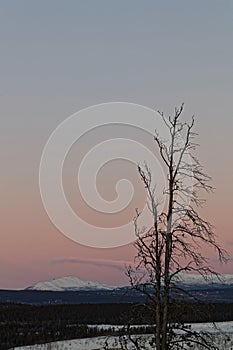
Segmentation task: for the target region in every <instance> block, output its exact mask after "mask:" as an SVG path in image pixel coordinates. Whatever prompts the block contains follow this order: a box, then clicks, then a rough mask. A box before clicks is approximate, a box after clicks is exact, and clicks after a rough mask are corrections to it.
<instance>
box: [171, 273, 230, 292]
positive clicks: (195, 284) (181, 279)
mask: <svg viewBox="0 0 233 350" xmlns="http://www.w3.org/2000/svg"><path fill="white" fill-rule="evenodd" d="M177 284H178V285H181V286H182V287H186V288H188V289H190V288H198V289H199V288H206V287H208V288H210V287H212V288H215V287H221V288H224V287H230V286H231V287H233V275H231V274H223V275H221V276H220V278H218V277H217V276H212V277H209V278H208V279H207V280H205V279H204V278H203V277H202V276H201V275H200V274H187V273H179V274H178V278H177Z"/></svg>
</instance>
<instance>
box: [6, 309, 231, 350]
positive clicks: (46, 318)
mask: <svg viewBox="0 0 233 350" xmlns="http://www.w3.org/2000/svg"><path fill="white" fill-rule="evenodd" d="M154 316H155V313H154V310H153V307H152V306H151V305H142V304H81V305H77V304H76V305H67V304H65V305H44V306H35V305H25V304H13V303H3V304H0V344H1V345H0V350H4V349H9V348H12V347H16V346H21V345H29V344H36V343H45V342H50V341H57V340H66V339H74V338H84V337H94V336H99V335H112V334H115V335H116V334H118V333H117V332H118V330H117V328H114V327H112V328H110V329H108V330H106V329H104V328H103V329H101V328H100V327H88V326H87V325H88V324H90V325H91V324H92V325H97V324H109V325H117V324H118V325H128V324H132V325H133V324H134V325H135V324H137V325H143V324H154V323H155V319H154ZM170 316H171V319H170V321H171V322H176V320H179V321H180V320H181V318H182V321H183V322H190V323H191V322H211V321H215V322H218V321H231V320H233V303H232V304H229V303H227V304H219V303H216V304H207V303H203V304H197V303H189V304H188V303H176V304H171V305H170ZM147 331H148V328H147ZM140 332H146V330H145V329H144V330H143V329H140Z"/></svg>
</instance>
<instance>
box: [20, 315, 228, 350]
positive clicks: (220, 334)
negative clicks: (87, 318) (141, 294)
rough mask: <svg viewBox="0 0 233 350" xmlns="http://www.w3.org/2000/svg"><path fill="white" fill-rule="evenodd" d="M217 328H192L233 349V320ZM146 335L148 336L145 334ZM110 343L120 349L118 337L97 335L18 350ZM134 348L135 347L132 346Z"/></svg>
mask: <svg viewBox="0 0 233 350" xmlns="http://www.w3.org/2000/svg"><path fill="white" fill-rule="evenodd" d="M99 327H100V328H106V329H107V328H109V327H113V326H112V325H100V326H99ZM114 327H115V328H120V327H121V326H114ZM216 327H217V328H215V327H214V326H213V324H211V323H196V324H192V328H193V329H195V330H196V331H208V332H211V333H212V334H213V339H214V340H215V341H216V344H218V345H219V348H220V349H221V350H233V322H219V323H216ZM144 337H148V336H147V335H145V336H144ZM106 341H107V343H108V349H117V348H118V349H119V348H120V345H119V341H118V338H117V337H95V338H85V339H75V340H68V341H59V342H53V343H48V344H43V345H33V346H24V347H20V348H17V350H19V349H20V350H103V349H104V346H105V344H106ZM131 349H132V350H133V349H134V347H131ZM147 349H148V350H152V349H154V347H153V348H152V347H151V346H150V345H149V344H148V343H147ZM184 349H189V347H184ZM192 349H193V350H198V349H201V348H200V347H194V348H192Z"/></svg>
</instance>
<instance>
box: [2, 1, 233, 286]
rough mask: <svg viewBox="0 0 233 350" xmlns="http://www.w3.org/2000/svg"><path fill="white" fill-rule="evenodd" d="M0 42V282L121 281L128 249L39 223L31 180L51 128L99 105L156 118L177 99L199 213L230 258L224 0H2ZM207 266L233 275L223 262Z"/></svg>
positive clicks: (229, 60)
mask: <svg viewBox="0 0 233 350" xmlns="http://www.w3.org/2000/svg"><path fill="white" fill-rule="evenodd" d="M0 37H1V41H0V42H1V56H0V73H1V79H0V84H1V88H0V101H1V103H0V116H1V130H0V132H1V137H0V140H1V150H0V156H1V203H0V207H1V242H0V288H21V287H26V286H28V285H30V284H32V283H34V282H37V281H39V280H46V279H50V278H54V277H60V276H65V275H76V276H79V277H80V278H83V279H94V280H98V281H101V282H105V283H109V284H113V285H114V284H115V285H117V284H125V283H126V282H127V278H126V277H125V276H124V262H127V261H130V260H131V259H132V257H133V249H132V247H131V246H125V247H121V248H115V249H107V250H103V249H94V248H88V247H84V246H81V245H79V244H77V243H74V242H72V241H71V240H69V239H68V238H66V237H65V236H64V235H62V234H61V233H60V232H59V231H58V230H57V229H56V228H55V227H54V226H53V225H52V223H51V222H50V220H49V218H48V216H47V214H46V212H45V210H44V208H43V205H42V202H41V198H40V193H39V185H38V169H39V162H40V157H41V154H42V150H43V147H44V145H45V143H46V141H47V139H48V137H49V136H50V134H51V132H52V131H53V130H54V129H55V128H56V126H57V125H58V124H59V123H61V122H62V121H63V120H65V119H66V118H67V117H68V116H69V115H71V114H73V113H75V112H76V111H78V110H80V109H81V108H84V107H88V106H91V105H94V104H98V103H102V102H109V101H125V102H133V103H137V104H142V105H145V106H148V107H152V108H155V109H156V110H157V109H159V110H162V111H164V112H165V113H166V112H167V113H168V112H171V111H172V110H173V108H174V106H176V105H179V104H180V103H181V102H185V106H186V107H185V116H187V118H188V117H189V116H191V115H192V114H195V116H196V130H197V131H198V132H199V137H198V142H199V143H200V145H201V147H200V149H199V156H200V159H201V161H202V163H203V164H204V165H205V170H206V171H207V172H208V173H209V174H210V175H211V176H212V177H213V185H214V187H216V191H215V194H214V195H211V196H210V197H209V198H208V203H207V206H206V207H205V209H204V210H203V214H204V215H205V216H206V217H207V218H208V219H209V220H210V221H211V222H213V223H214V224H215V226H216V232H218V237H219V240H220V242H222V244H223V246H225V247H226V248H227V249H228V251H229V254H230V257H232V255H233V254H232V253H233V225H232V207H233V200H232V198H233V186H232V173H233V164H232V144H233V142H232V131H233V122H232V120H233V114H232V111H233V109H232V101H233V46H232V38H233V2H232V1H231V0H228V1H227V0H225V1H217V0H206V1H201V0H196V1H187V0H177V1H155V0H154V1H137V0H131V1H123V0H118V1H114V2H113V1H107V0H105V1H103V0H99V1H89V0H85V1H81V0H80V1H76V0H73V1H72V0H70V1H68V2H67V1H60V0H50V1H45V0H41V1H37V2H36V1H30V0H27V1H26V0H21V1H12V0H8V1H2V2H1V4H0ZM68 192H69V190H68ZM213 259H214V258H213ZM213 261H214V260H213ZM215 266H216V267H217V268H218V269H219V270H220V271H223V272H228V273H233V265H232V263H231V261H230V262H229V263H228V265H226V266H224V267H219V266H218V265H217V263H216V265H215Z"/></svg>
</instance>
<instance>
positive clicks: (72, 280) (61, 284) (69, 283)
mask: <svg viewBox="0 0 233 350" xmlns="http://www.w3.org/2000/svg"><path fill="white" fill-rule="evenodd" d="M115 288H117V287H115V286H109V285H107V284H104V283H99V282H96V281H86V280H81V279H80V278H79V277H76V276H66V277H60V278H53V279H52V280H49V281H43V282H38V283H36V284H34V285H31V286H29V287H27V288H25V290H39V291H56V292H58V291H91V290H114V289H115Z"/></svg>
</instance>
